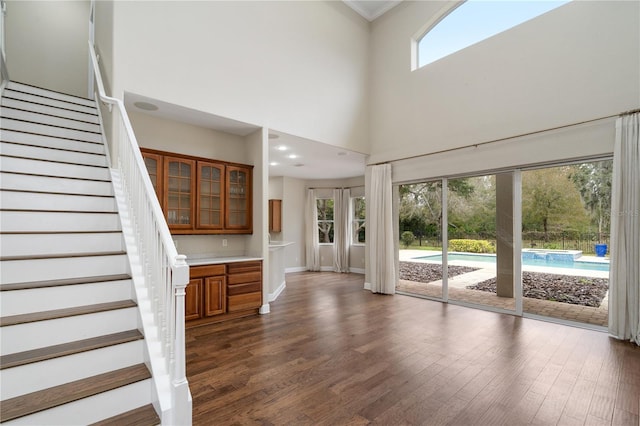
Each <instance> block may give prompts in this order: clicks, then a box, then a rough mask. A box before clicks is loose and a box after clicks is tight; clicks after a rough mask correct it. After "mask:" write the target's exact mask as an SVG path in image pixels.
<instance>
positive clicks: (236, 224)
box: [141, 149, 253, 234]
mask: <svg viewBox="0 0 640 426" xmlns="http://www.w3.org/2000/svg"><path fill="white" fill-rule="evenodd" d="M141 152H142V156H143V158H144V162H145V165H146V166H147V171H148V172H149V178H150V179H151V183H152V185H153V187H154V189H155V190H156V195H157V196H158V200H159V201H160V205H161V207H162V210H163V211H164V214H165V219H166V220H167V224H168V225H169V230H170V231H171V232H172V233H173V234H250V233H252V232H253V215H252V209H253V196H252V174H253V166H249V165H243V164H234V163H226V162H222V161H217V160H212V159H206V158H198V157H191V156H185V155H180V154H173V153H167V152H162V151H155V150H148V149H141Z"/></svg>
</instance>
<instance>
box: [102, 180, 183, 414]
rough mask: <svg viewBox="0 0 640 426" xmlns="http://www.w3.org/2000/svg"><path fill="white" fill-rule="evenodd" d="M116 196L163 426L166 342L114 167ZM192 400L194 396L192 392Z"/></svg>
mask: <svg viewBox="0 0 640 426" xmlns="http://www.w3.org/2000/svg"><path fill="white" fill-rule="evenodd" d="M109 171H110V173H111V179H112V183H113V190H114V196H115V199H116V204H117V208H118V215H119V216H120V222H121V226H122V235H123V237H124V243H125V247H126V252H127V256H128V258H129V264H130V267H131V279H132V282H133V288H134V291H133V297H134V300H135V301H136V302H137V304H138V328H139V329H141V330H142V334H143V335H144V336H145V339H144V342H145V345H144V361H145V364H146V365H147V368H149V371H150V372H151V375H152V378H151V388H152V392H153V395H152V404H153V406H154V408H155V410H156V412H157V413H158V417H160V419H161V422H162V424H167V425H168V424H171V423H172V420H171V419H172V408H173V407H172V406H171V405H172V396H171V389H172V387H171V376H170V372H169V371H168V370H167V368H166V361H165V355H164V354H163V353H162V342H161V340H160V337H159V332H158V325H157V324H156V320H155V315H154V313H153V310H152V303H151V299H150V298H149V292H148V290H147V286H146V278H145V276H144V273H143V266H142V263H141V261H140V256H139V248H138V245H137V242H136V236H135V231H134V229H133V224H132V221H131V216H130V214H129V205H128V202H127V198H126V194H125V192H124V189H123V185H122V180H121V178H120V172H119V171H118V170H117V169H114V168H110V169H109ZM189 401H191V393H189Z"/></svg>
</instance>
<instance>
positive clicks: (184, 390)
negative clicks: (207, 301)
mask: <svg viewBox="0 0 640 426" xmlns="http://www.w3.org/2000/svg"><path fill="white" fill-rule="evenodd" d="M186 259H187V257H186V256H184V255H181V254H179V255H178V256H176V263H175V267H174V268H172V274H171V281H172V283H171V284H172V287H173V289H174V292H175V293H174V294H175V330H176V334H175V341H174V345H175V347H174V363H173V366H174V371H173V380H172V383H171V386H172V387H173V392H172V394H173V395H172V396H173V404H172V405H173V424H174V425H190V424H191V393H190V392H189V383H188V382H187V368H186V357H185V348H186V343H185V335H184V309H185V306H184V305H185V289H186V288H187V284H188V283H189V265H187V262H186Z"/></svg>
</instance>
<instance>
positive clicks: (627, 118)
mask: <svg viewBox="0 0 640 426" xmlns="http://www.w3.org/2000/svg"><path fill="white" fill-rule="evenodd" d="M611 192H612V196H611V264H610V272H609V333H610V334H611V335H612V336H614V337H616V338H618V339H624V340H631V341H632V342H635V343H636V344H637V345H640V113H635V114H628V115H624V116H622V117H620V118H618V120H617V121H616V142H615V147H614V151H613V182H612V188H611Z"/></svg>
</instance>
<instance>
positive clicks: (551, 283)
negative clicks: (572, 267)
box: [467, 272, 609, 308]
mask: <svg viewBox="0 0 640 426" xmlns="http://www.w3.org/2000/svg"><path fill="white" fill-rule="evenodd" d="M467 288H468V289H470V290H481V291H489V292H492V293H495V292H496V279H495V278H492V279H490V280H486V281H483V282H480V283H478V284H476V285H473V286H468V287H467ZM608 289H609V280H608V279H606V278H589V277H574V276H569V275H556V274H543V273H539V272H523V273H522V293H523V296H524V297H530V298H532V299H541V300H552V301H555V302H564V303H571V304H574V305H582V306H591V307H594V308H597V307H598V306H600V303H602V299H604V296H605V295H606V294H607V290H608Z"/></svg>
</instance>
